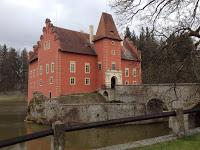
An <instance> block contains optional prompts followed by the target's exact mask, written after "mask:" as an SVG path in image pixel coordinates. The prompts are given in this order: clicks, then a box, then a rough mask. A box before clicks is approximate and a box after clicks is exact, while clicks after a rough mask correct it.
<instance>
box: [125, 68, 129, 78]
mask: <svg viewBox="0 0 200 150" xmlns="http://www.w3.org/2000/svg"><path fill="white" fill-rule="evenodd" d="M126 71H128V75H127V74H126ZM125 77H129V68H125Z"/></svg>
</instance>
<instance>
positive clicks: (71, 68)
mask: <svg viewBox="0 0 200 150" xmlns="http://www.w3.org/2000/svg"><path fill="white" fill-rule="evenodd" d="M70 72H72V73H74V72H76V63H75V61H70Z"/></svg>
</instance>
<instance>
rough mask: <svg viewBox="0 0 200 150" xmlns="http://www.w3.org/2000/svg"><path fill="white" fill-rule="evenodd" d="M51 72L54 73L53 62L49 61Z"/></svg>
mask: <svg viewBox="0 0 200 150" xmlns="http://www.w3.org/2000/svg"><path fill="white" fill-rule="evenodd" d="M51 73H54V63H51Z"/></svg>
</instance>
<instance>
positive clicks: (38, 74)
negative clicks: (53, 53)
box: [36, 68, 39, 76]
mask: <svg viewBox="0 0 200 150" xmlns="http://www.w3.org/2000/svg"><path fill="white" fill-rule="evenodd" d="M38 75H39V73H38V68H37V69H36V76H38Z"/></svg>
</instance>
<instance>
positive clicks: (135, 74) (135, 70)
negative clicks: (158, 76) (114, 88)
mask: <svg viewBox="0 0 200 150" xmlns="http://www.w3.org/2000/svg"><path fill="white" fill-rule="evenodd" d="M132 74H133V77H136V76H137V69H136V68H133V70H132Z"/></svg>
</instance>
